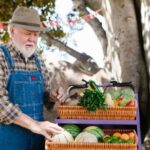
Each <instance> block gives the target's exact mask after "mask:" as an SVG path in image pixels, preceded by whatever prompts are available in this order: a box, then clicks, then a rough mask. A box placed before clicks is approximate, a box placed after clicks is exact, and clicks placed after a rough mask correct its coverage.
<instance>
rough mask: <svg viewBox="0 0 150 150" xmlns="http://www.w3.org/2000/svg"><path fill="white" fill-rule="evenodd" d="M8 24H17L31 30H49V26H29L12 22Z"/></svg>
mask: <svg viewBox="0 0 150 150" xmlns="http://www.w3.org/2000/svg"><path fill="white" fill-rule="evenodd" d="M8 24H12V25H17V26H19V27H22V28H24V29H26V30H30V31H37V32H48V31H49V30H48V28H45V27H35V26H29V25H22V24H17V23H10V22H8Z"/></svg>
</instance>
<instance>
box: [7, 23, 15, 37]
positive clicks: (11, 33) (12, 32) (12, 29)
mask: <svg viewBox="0 0 150 150" xmlns="http://www.w3.org/2000/svg"><path fill="white" fill-rule="evenodd" d="M14 30H15V28H14V26H13V25H11V26H9V27H8V33H9V36H10V37H13V36H14Z"/></svg>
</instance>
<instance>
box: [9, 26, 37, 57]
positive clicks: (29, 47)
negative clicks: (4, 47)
mask: <svg viewBox="0 0 150 150" xmlns="http://www.w3.org/2000/svg"><path fill="white" fill-rule="evenodd" d="M11 32H12V40H13V42H14V44H15V46H16V48H17V49H18V50H19V51H20V52H21V53H22V54H23V55H24V57H30V56H31V55H32V54H33V53H34V51H35V49H36V46H37V40H38V37H39V32H37V31H30V30H26V29H24V28H21V27H18V26H14V27H13V28H12V31H11Z"/></svg>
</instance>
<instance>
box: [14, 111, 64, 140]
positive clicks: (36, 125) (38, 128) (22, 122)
mask: <svg viewBox="0 0 150 150" xmlns="http://www.w3.org/2000/svg"><path fill="white" fill-rule="evenodd" d="M13 123H14V124H16V125H19V126H21V127H23V128H26V129H28V130H30V131H31V132H34V133H37V134H41V135H43V136H44V137H46V138H47V139H49V140H51V136H52V135H53V134H58V133H61V132H62V131H64V129H63V128H61V127H60V126H58V125H57V124H54V123H51V122H49V121H41V122H39V121H36V120H33V119H32V118H31V117H29V116H27V115H26V114H23V113H21V114H20V115H19V116H18V117H17V118H16V119H15V120H14V122H13Z"/></svg>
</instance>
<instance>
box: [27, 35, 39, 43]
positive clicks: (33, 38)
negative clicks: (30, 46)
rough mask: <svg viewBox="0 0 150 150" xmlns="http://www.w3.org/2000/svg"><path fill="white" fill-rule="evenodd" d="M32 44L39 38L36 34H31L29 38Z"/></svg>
mask: <svg viewBox="0 0 150 150" xmlns="http://www.w3.org/2000/svg"><path fill="white" fill-rule="evenodd" d="M29 40H30V42H36V40H37V37H36V36H35V35H34V34H31V35H30V37H29Z"/></svg>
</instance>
